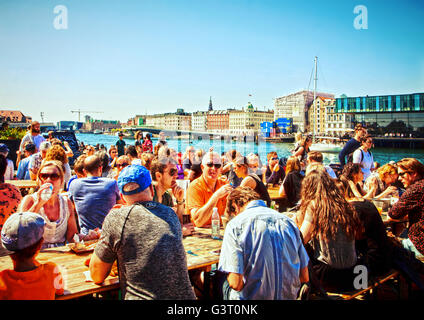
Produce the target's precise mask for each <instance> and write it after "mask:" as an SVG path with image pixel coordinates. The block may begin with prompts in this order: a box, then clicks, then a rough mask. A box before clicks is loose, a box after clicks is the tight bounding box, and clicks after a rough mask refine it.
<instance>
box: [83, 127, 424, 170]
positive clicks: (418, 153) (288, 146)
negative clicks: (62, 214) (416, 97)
mask: <svg viewBox="0 0 424 320" xmlns="http://www.w3.org/2000/svg"><path fill="white" fill-rule="evenodd" d="M75 136H76V138H77V139H78V141H79V142H81V141H82V142H84V144H86V145H87V144H90V145H97V144H100V145H102V144H103V145H104V146H105V147H106V148H107V149H109V147H110V146H111V145H114V144H115V143H116V141H118V137H117V136H112V135H106V134H91V133H76V134H75ZM157 140H158V139H157V138H152V141H153V145H155V144H156V143H157ZM124 141H125V142H126V143H127V144H134V142H135V140H134V139H132V138H124ZM167 142H168V145H169V147H170V148H173V149H175V150H176V151H177V152H182V153H184V152H185V150H186V147H187V146H188V145H192V146H193V147H194V148H195V149H203V150H205V151H208V150H209V148H210V147H213V148H214V151H216V152H218V153H219V154H221V153H222V152H227V151H229V150H232V149H236V150H237V151H239V152H240V153H241V154H243V155H248V154H249V153H251V152H253V153H258V154H259V156H260V158H261V160H262V162H263V163H266V155H267V154H268V153H269V152H271V151H276V152H277V154H278V156H279V157H289V156H290V155H291V152H290V150H292V149H293V143H271V142H265V141H259V142H258V144H255V143H254V142H253V141H249V142H241V141H225V140H209V139H207V140H204V139H203V140H190V141H189V140H187V139H167ZM311 149H312V150H313V148H311ZM371 152H372V154H373V157H374V161H377V162H379V163H380V164H382V165H383V164H385V163H388V162H389V161H398V160H400V159H403V158H416V159H418V160H420V161H421V162H423V163H424V150H422V149H394V148H373V149H371ZM323 156H324V163H325V164H330V163H338V162H339V159H338V154H337V153H324V152H323Z"/></svg>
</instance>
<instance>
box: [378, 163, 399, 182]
mask: <svg viewBox="0 0 424 320" xmlns="http://www.w3.org/2000/svg"><path fill="white" fill-rule="evenodd" d="M377 173H378V175H379V177H380V179H381V180H384V178H386V177H387V176H394V175H397V174H398V173H397V167H396V166H394V165H392V164H390V163H387V164H385V165H384V166H382V167H380V168H378V169H377Z"/></svg>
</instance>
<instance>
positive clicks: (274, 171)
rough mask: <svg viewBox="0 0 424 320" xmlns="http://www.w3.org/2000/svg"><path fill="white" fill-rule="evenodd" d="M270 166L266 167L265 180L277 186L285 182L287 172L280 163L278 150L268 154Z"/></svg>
mask: <svg viewBox="0 0 424 320" xmlns="http://www.w3.org/2000/svg"><path fill="white" fill-rule="evenodd" d="M267 159H268V166H267V167H266V172H265V181H266V183H267V184H269V185H272V186H276V185H279V184H280V183H281V182H283V180H284V177H285V173H284V170H283V168H281V167H280V165H279V164H278V161H279V159H278V155H277V152H275V151H272V152H270V153H268V155H267Z"/></svg>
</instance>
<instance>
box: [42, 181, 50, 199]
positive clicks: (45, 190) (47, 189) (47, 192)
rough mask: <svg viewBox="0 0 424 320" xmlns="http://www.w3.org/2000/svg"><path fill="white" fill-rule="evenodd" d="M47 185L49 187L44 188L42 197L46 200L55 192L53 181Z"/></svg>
mask: <svg viewBox="0 0 424 320" xmlns="http://www.w3.org/2000/svg"><path fill="white" fill-rule="evenodd" d="M47 185H48V186H49V187H48V188H46V189H44V190H43V192H41V199H43V200H44V201H47V200H49V199H50V197H51V196H52V194H53V185H52V184H51V183H47Z"/></svg>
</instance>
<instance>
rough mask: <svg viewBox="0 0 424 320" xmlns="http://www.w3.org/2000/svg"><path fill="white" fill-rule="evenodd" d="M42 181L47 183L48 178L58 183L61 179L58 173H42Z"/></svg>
mask: <svg viewBox="0 0 424 320" xmlns="http://www.w3.org/2000/svg"><path fill="white" fill-rule="evenodd" d="M39 177H40V179H41V180H43V181H45V180H47V179H48V178H50V180H52V181H56V180H58V179H59V178H60V175H59V174H58V173H40V175H39Z"/></svg>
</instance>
